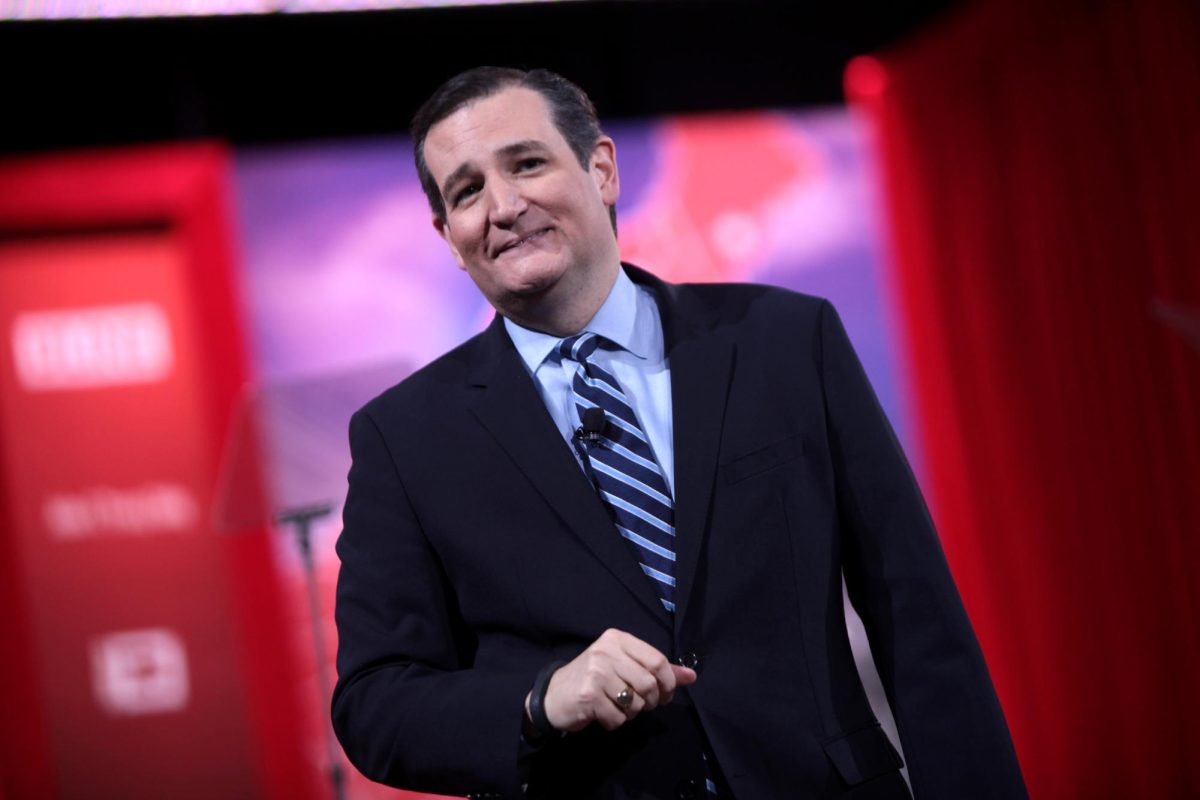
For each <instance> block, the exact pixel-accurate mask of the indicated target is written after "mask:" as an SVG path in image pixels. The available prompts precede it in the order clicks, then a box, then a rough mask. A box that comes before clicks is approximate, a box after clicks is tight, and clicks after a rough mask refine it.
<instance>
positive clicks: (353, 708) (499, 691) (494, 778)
mask: <svg viewBox="0 0 1200 800" xmlns="http://www.w3.org/2000/svg"><path fill="white" fill-rule="evenodd" d="M350 449H351V455H352V459H353V464H352V466H351V468H350V475H349V491H348V494H347V497H346V505H345V511H344V527H343V531H342V534H341V536H340V538H339V539H338V543H337V552H338V556H339V558H340V559H341V571H340V573H339V576H338V585H337V606H336V611H335V617H336V621H337V629H338V655H337V668H338V682H337V686H336V688H335V690H334V694H333V708H332V712H333V727H334V731H335V732H336V734H337V736H338V739H339V740H340V741H341V743H342V746H343V748H344V749H345V751H346V755H347V756H348V757H349V759H350V761H351V762H352V763H353V764H354V765H355V766H356V767H357V768H358V769H359V770H360V771H361V772H362V773H363V774H364V775H366V776H367V777H368V778H371V779H372V780H375V781H379V782H381V783H386V784H389V785H392V786H397V787H401V788H407V789H414V790H419V791H431V792H437V793H442V794H460V795H461V794H467V793H469V792H490V793H499V794H502V795H504V796H509V797H511V796H520V794H521V786H520V773H519V770H518V747H519V741H520V731H521V720H522V716H523V714H524V698H525V694H526V693H527V692H528V690H529V687H530V685H531V684H532V683H533V678H534V675H533V673H526V672H523V671H522V672H517V673H511V674H510V673H492V672H486V671H484V670H479V669H473V668H472V667H471V658H472V657H471V646H470V638H469V635H468V633H467V631H466V627H465V625H464V624H463V622H462V620H461V619H460V618H459V615H458V611H457V607H456V602H455V598H454V594H453V590H452V589H451V587H450V584H449V581H448V580H447V579H446V576H445V573H444V570H443V568H442V566H441V564H440V563H439V560H438V557H437V554H436V552H435V551H434V549H433V548H432V547H431V546H430V543H429V542H428V541H427V539H426V537H425V535H424V533H423V531H422V529H421V525H420V523H419V521H418V519H417V517H416V514H415V513H414V511H413V509H412V505H411V503H410V502H409V499H408V496H407V495H406V493H405V488H404V486H403V484H402V482H401V480H400V477H399V472H398V470H397V468H396V463H395V461H394V458H393V454H392V453H390V452H389V450H388V447H387V445H386V443H385V440H384V437H383V436H382V435H381V433H380V431H379V429H378V427H377V425H376V424H375V422H374V420H373V419H372V418H371V417H370V416H369V415H368V414H367V413H366V412H363V411H360V412H358V413H357V414H355V416H354V417H353V419H352V420H351V423H350Z"/></svg>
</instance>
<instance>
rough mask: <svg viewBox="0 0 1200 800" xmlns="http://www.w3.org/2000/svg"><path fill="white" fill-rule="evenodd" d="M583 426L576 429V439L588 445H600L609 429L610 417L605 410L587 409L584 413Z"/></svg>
mask: <svg viewBox="0 0 1200 800" xmlns="http://www.w3.org/2000/svg"><path fill="white" fill-rule="evenodd" d="M582 421H583V424H582V425H580V426H579V427H578V428H576V429H575V438H576V439H578V440H582V441H583V442H586V443H587V444H598V443H599V442H600V439H601V438H602V437H603V436H604V431H605V430H606V429H607V428H608V417H606V416H604V409H603V408H596V407H592V408H587V409H584V411H583V418H582Z"/></svg>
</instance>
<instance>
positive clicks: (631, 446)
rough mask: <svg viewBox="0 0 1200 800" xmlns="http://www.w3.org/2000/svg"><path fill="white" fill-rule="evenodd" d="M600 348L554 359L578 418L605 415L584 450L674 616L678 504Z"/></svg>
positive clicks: (574, 343) (711, 789)
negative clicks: (568, 365) (570, 373)
mask: <svg viewBox="0 0 1200 800" xmlns="http://www.w3.org/2000/svg"><path fill="white" fill-rule="evenodd" d="M600 342H601V339H600V337H599V336H597V335H596V334H594V333H589V332H587V331H585V332H583V333H581V334H578V335H576V336H571V337H569V338H567V339H563V340H562V341H560V342H559V343H558V347H557V349H556V353H557V355H558V357H559V358H561V359H562V360H564V361H572V362H574V363H575V364H576V365H577V366H576V368H575V377H574V378H573V379H572V380H571V390H572V394H573V395H574V397H575V408H576V410H577V411H578V412H579V418H580V419H581V420H583V419H585V418H586V417H585V414H586V412H587V410H588V409H591V408H599V409H601V410H603V411H604V417H605V422H606V424H605V425H604V429H603V431H602V433H601V434H600V436H599V439H598V441H595V442H593V443H591V444H589V445H587V446H586V447H585V448H584V449H585V453H586V456H587V460H588V463H589V466H590V467H591V474H592V478H593V479H594V480H595V482H596V487H597V489H598V490H599V492H600V497H601V498H602V499H603V500H604V502H605V504H606V505H607V506H608V508H609V510H610V511H611V512H612V517H613V521H614V522H615V523H616V526H617V530H618V531H619V532H620V534H621V536H622V537H624V539H625V541H627V542H628V543H629V545H630V547H631V548H632V550H633V553H634V556H635V557H636V558H637V560H638V565H639V566H641V568H642V572H644V573H646V575H647V576H648V577H650V578H651V579H652V581H653V583H654V588H655V589H656V590H657V592H658V597H659V600H660V601H661V602H662V604H663V607H664V608H666V609H667V611H668V612H670V613H672V614H674V613H675V502H674V500H672V499H671V491H670V489H668V488H667V481H666V478H665V477H664V476H663V472H662V468H661V467H660V466H659V465H658V461H657V459H655V457H654V451H653V450H652V449H651V447H650V439H649V438H648V437H647V436H646V432H645V431H644V430H643V429H642V426H641V425H640V424H639V423H638V419H637V415H636V414H635V413H634V412H633V407H632V406H631V405H630V404H629V400H628V399H627V398H626V397H625V392H624V390H622V389H621V384H620V383H619V382H618V381H617V379H616V377H615V376H613V375H612V373H610V372H608V371H607V370H605V369H604V368H603V367H601V366H600V365H598V364H596V363H595V362H593V361H589V360H588V358H589V357H590V356H591V355H592V354H593V353H595V352H596V349H597V348H598V347H599V346H600ZM702 755H703V756H704V772H705V775H704V788H705V794H706V795H707V796H708V797H710V798H716V797H718V792H717V787H716V784H715V783H714V782H713V779H712V770H711V767H710V765H709V761H708V755H707V754H702Z"/></svg>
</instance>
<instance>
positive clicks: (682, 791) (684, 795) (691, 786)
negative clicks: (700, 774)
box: [675, 778, 700, 800]
mask: <svg viewBox="0 0 1200 800" xmlns="http://www.w3.org/2000/svg"><path fill="white" fill-rule="evenodd" d="M675 796H676V797H678V798H679V800H698V798H699V797H700V781H698V780H695V779H694V778H688V779H687V780H682V781H680V782H679V783H678V784H676V785H675Z"/></svg>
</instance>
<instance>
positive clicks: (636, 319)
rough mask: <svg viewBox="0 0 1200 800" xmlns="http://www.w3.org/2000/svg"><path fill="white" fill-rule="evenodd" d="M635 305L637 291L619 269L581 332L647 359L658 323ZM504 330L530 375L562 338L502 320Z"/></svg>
mask: <svg viewBox="0 0 1200 800" xmlns="http://www.w3.org/2000/svg"><path fill="white" fill-rule="evenodd" d="M638 301H639V298H638V287H637V286H636V285H634V283H633V281H632V280H630V278H629V276H628V275H626V274H625V270H624V269H618V270H617V280H616V283H614V284H613V288H612V290H611V291H609V293H608V297H607V298H605V300H604V303H603V304H602V305H601V306H600V310H599V311H597V312H596V315H595V316H594V317H592V319H591V321H590V322H588V324H587V325H584V326H583V329H584V330H585V331H591V332H592V333H595V334H598V335H600V336H603V337H604V338H605V339H608V340H609V341H611V342H614V343H616V344H618V345H620V346H621V347H623V348H625V349H626V350H628V351H629V352H630V353H633V354H634V355H635V356H637V357H638V358H646V357H647V356H649V355H650V348H651V345H652V336H653V334H652V328H651V326H653V324H654V323H656V322H657V320H653V319H649V316H650V315H649V314H647V313H646V311H645V304H643V303H639V302H638ZM651 303H653V301H651ZM504 327H505V329H506V330H507V331H508V335H509V338H511V339H512V342H513V345H515V346H516V348H517V352H518V353H520V354H521V359H522V360H523V361H524V362H525V366H527V367H529V371H530V372H537V369H538V367H540V366H541V365H542V362H544V361H545V360H546V356H548V355H550V352H551V351H552V350H553V349H554V348H555V346H556V345H557V344H558V343H559V342H560V341H561V337H558V336H551V335H550V334H548V333H542V332H541V331H535V330H530V329H529V328H523V327H521V326H520V325H518V324H517V323H515V322H513V321H512V320H511V319H509V318H508V317H505V318H504Z"/></svg>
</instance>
